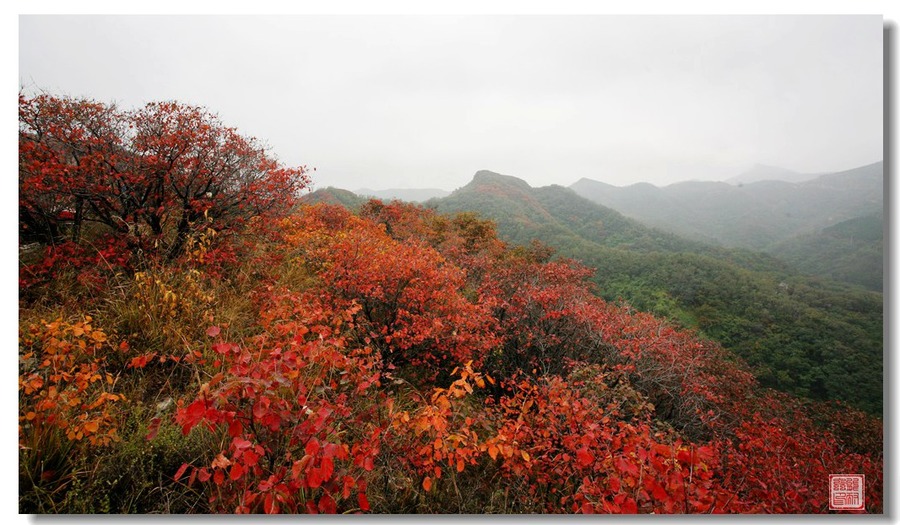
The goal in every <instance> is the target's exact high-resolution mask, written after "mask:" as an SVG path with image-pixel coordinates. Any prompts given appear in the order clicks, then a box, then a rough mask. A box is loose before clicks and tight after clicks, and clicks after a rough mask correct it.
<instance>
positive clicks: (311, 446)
mask: <svg viewBox="0 0 900 525" xmlns="http://www.w3.org/2000/svg"><path fill="white" fill-rule="evenodd" d="M318 451H319V440H317V439H316V438H312V439H310V440H309V442H308V443H306V453H307V454H309V455H310V456H315V455H316V452H318Z"/></svg>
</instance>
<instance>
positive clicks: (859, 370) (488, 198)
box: [428, 171, 883, 413]
mask: <svg viewBox="0 0 900 525" xmlns="http://www.w3.org/2000/svg"><path fill="white" fill-rule="evenodd" d="M857 175H859V174H857ZM859 176H861V177H863V178H865V177H864V176H863V175H859ZM820 179H821V178H820ZM833 179H835V180H832V182H837V183H840V180H839V179H840V177H837V178H833ZM826 183H828V179H825V180H824V181H820V182H819V184H821V185H824V184H826ZM686 184H688V185H690V184H702V183H686ZM713 184H716V186H715V188H716V189H720V191H723V192H727V191H730V190H728V189H727V188H732V187H730V186H729V185H727V184H724V183H713ZM756 184H772V183H756ZM776 184H787V183H776ZM838 185H840V184H838ZM685 188H688V186H685V185H681V189H685ZM639 189H642V190H643V191H644V192H645V193H646V194H648V195H659V193H660V191H665V190H664V189H660V188H654V187H652V186H650V185H639ZM735 189H736V188H735ZM428 205H429V206H430V207H433V208H434V209H435V210H437V211H438V212H445V213H458V212H463V211H476V212H478V213H480V214H481V215H482V216H483V217H485V218H488V219H491V220H493V221H495V222H496V224H497V228H498V231H499V232H500V234H501V237H502V238H504V239H505V240H508V241H510V242H513V243H518V244H527V243H530V242H532V241H533V240H538V241H540V242H542V243H544V244H546V245H549V246H551V247H553V248H555V249H556V250H557V251H558V253H559V254H560V255H562V256H565V257H572V258H576V259H579V260H581V261H583V262H585V263H586V264H587V265H589V266H592V267H594V268H596V269H597V271H596V274H595V278H594V281H595V283H596V284H597V286H598V288H597V292H598V293H599V294H600V295H601V296H602V297H603V298H605V299H607V300H617V299H620V298H621V299H624V300H625V301H627V302H628V303H629V304H631V305H632V306H634V307H635V308H637V309H639V310H645V311H650V312H653V313H655V314H658V315H662V316H665V317H668V318H670V319H672V320H673V322H675V323H677V324H681V325H682V326H685V327H689V328H693V329H696V330H699V331H700V332H701V333H702V334H703V335H705V336H706V337H709V338H712V339H714V340H716V341H718V342H719V343H721V344H722V345H723V346H724V347H726V348H727V349H729V350H731V351H732V352H733V353H734V354H735V355H737V356H740V357H741V358H743V359H745V360H746V361H747V362H748V363H749V364H750V365H751V366H752V367H753V368H754V369H755V371H756V374H757V376H758V377H759V379H760V380H761V382H762V383H763V384H765V385H767V386H771V387H774V388H778V389H781V390H785V391H789V392H793V393H796V394H799V395H802V396H807V397H811V398H816V399H841V400H845V401H847V402H848V403H851V404H854V405H856V406H859V407H862V408H865V409H866V410H870V411H873V412H875V413H880V411H881V406H882V362H883V361H882V359H883V357H882V354H883V343H882V327H883V321H882V296H881V294H879V293H873V292H868V291H863V290H860V289H858V288H855V287H851V286H847V285H843V284H840V283H836V282H833V281H829V280H822V279H814V278H810V277H805V276H803V275H800V274H798V273H797V272H793V271H791V270H790V269H789V268H788V267H787V266H786V265H785V264H784V263H782V262H781V261H779V260H777V259H775V258H774V257H772V256H769V255H766V254H761V253H756V252H750V251H747V250H741V249H728V248H723V247H719V246H713V245H709V244H704V243H701V242H698V241H696V240H689V239H685V238H681V237H678V236H676V235H674V234H671V233H667V232H664V231H662V230H660V229H655V228H650V227H646V226H643V225H642V224H640V223H639V222H637V221H635V220H633V219H629V218H627V217H625V216H623V215H622V214H620V213H618V212H616V211H614V210H612V209H610V208H607V207H604V206H600V205H598V204H596V203H594V202H591V201H589V200H587V199H585V198H583V197H581V196H579V195H578V194H576V193H575V191H573V190H571V189H568V188H564V187H561V186H549V187H543V188H532V187H530V186H529V185H528V184H527V183H526V182H525V181H522V180H520V179H517V178H515V177H509V176H505V175H500V174H496V173H492V172H489V171H480V172H478V173H477V174H476V175H475V177H474V179H473V180H472V182H471V183H469V184H468V185H466V186H464V187H462V188H460V189H458V190H456V191H455V192H453V193H452V194H451V195H450V196H448V197H445V198H443V199H436V200H433V201H430V202H429V203H428Z"/></svg>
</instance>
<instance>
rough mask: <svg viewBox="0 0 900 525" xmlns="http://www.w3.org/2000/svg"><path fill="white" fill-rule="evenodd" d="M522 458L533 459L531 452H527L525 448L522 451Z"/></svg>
mask: <svg viewBox="0 0 900 525" xmlns="http://www.w3.org/2000/svg"><path fill="white" fill-rule="evenodd" d="M522 459H524V460H525V461H531V454H529V453H528V452H525V451H524V450H523V451H522Z"/></svg>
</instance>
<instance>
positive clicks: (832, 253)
mask: <svg viewBox="0 0 900 525" xmlns="http://www.w3.org/2000/svg"><path fill="white" fill-rule="evenodd" d="M883 230H884V215H883V214H882V213H877V214H873V215H865V216H862V217H856V218H854V219H849V220H846V221H843V222H839V223H837V224H835V225H833V226H829V227H827V228H824V229H822V231H819V232H816V233H811V234H806V235H799V236H797V237H793V238H791V239H788V240H786V241H783V242H781V243H779V244H777V245H775V246H773V247H772V248H771V250H770V252H771V253H772V255H774V256H776V257H778V258H779V259H781V260H783V261H785V262H787V263H788V264H790V265H791V266H792V267H794V268H796V269H797V270H798V271H800V272H803V273H805V274H809V275H817V276H820V277H825V278H829V279H834V280H837V281H844V282H848V283H854V284H858V285H860V286H863V287H865V288H868V289H869V290H872V291H876V292H881V291H882V290H883V289H884V234H883Z"/></svg>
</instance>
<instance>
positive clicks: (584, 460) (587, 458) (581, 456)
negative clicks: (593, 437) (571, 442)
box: [575, 447, 594, 467]
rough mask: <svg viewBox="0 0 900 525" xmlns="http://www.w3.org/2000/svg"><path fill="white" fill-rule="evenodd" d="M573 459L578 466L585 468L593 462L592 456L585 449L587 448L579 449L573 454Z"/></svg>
mask: <svg viewBox="0 0 900 525" xmlns="http://www.w3.org/2000/svg"><path fill="white" fill-rule="evenodd" d="M575 457H576V458H578V464H579V465H581V466H582V467H587V466H588V465H590V464H592V463H593V462H594V455H593V454H591V452H590V451H589V450H588V449H587V447H581V448H580V449H578V451H577V452H575Z"/></svg>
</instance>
